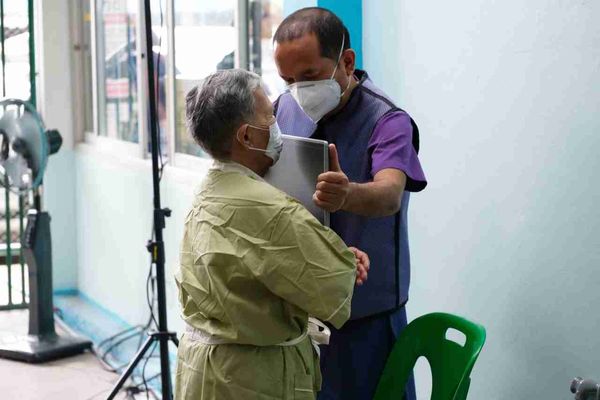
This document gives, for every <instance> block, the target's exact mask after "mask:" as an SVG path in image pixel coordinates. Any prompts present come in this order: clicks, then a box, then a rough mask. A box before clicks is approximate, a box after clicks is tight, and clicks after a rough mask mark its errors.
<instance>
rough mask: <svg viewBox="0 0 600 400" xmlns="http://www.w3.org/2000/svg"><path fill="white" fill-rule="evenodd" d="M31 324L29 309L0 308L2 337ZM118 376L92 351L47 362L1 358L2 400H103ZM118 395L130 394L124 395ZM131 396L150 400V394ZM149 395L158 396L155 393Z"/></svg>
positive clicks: (18, 331) (120, 397)
mask: <svg viewBox="0 0 600 400" xmlns="http://www.w3.org/2000/svg"><path fill="white" fill-rule="evenodd" d="M27 323H28V313H27V311H0V337H1V335H2V333H3V332H4V333H5V334H6V333H7V332H10V333H12V334H15V333H16V334H20V333H26V331H27ZM57 328H58V327H57ZM117 379H118V376H117V375H116V374H114V373H111V372H108V371H106V370H104V369H103V368H102V365H101V364H100V362H99V361H98V360H97V359H96V357H95V356H94V355H93V354H91V353H85V354H81V355H78V356H75V357H71V358H66V359H62V360H58V361H52V362H48V363H44V364H27V363H22V362H16V361H10V360H4V359H0V399H2V400H42V399H43V400H58V399H61V400H100V399H105V398H106V396H107V395H108V394H109V392H110V390H111V388H112V386H113V384H114V383H115V381H116V380H117ZM117 398H118V399H127V398H128V397H127V396H126V395H125V394H122V395H120V396H118V397H117ZM129 398H135V399H146V394H145V393H143V394H138V395H136V396H135V397H129ZM149 398H150V399H154V397H153V395H152V394H150V395H149Z"/></svg>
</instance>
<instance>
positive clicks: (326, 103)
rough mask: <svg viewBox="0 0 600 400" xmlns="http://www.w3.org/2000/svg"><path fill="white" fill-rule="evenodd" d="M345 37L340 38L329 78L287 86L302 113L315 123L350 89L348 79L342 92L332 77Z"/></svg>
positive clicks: (333, 107) (338, 62)
mask: <svg viewBox="0 0 600 400" xmlns="http://www.w3.org/2000/svg"><path fill="white" fill-rule="evenodd" d="M345 39H346V38H345V37H343V38H342V47H341V49H340V55H339V57H338V60H337V64H336V66H335V69H334V70H333V74H331V78H329V79H323V80H320V81H304V82H296V83H293V84H291V85H289V86H288V89H289V91H290V94H291V95H292V97H293V98H294V100H296V103H298V105H299V106H300V108H302V111H304V113H305V114H306V115H308V116H309V117H310V119H312V120H313V122H314V123H317V122H319V121H320V120H321V118H323V117H324V116H325V115H327V113H329V112H331V111H332V110H333V109H335V108H336V107H337V106H338V105H339V104H340V99H341V97H342V96H343V95H344V93H346V90H348V87H350V79H348V86H347V87H346V90H344V91H343V92H342V88H341V87H340V84H339V83H337V81H336V80H335V79H333V77H334V76H335V73H336V71H337V68H338V65H339V64H340V60H341V59H342V53H343V52H344V41H345Z"/></svg>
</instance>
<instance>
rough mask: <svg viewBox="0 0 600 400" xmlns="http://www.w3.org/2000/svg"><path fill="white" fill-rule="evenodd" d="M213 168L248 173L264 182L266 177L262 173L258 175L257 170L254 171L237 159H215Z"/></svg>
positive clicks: (247, 174)
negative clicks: (237, 161) (236, 160)
mask: <svg viewBox="0 0 600 400" xmlns="http://www.w3.org/2000/svg"><path fill="white" fill-rule="evenodd" d="M211 170H216V171H224V172H225V171H226V172H237V173H240V174H242V175H246V176H249V177H251V178H254V179H257V180H259V181H263V182H264V179H263V178H262V177H261V176H260V175H258V174H257V173H256V172H254V171H252V170H251V169H250V168H248V167H246V166H244V165H242V164H239V163H236V162H235V161H219V160H214V163H213V165H212V167H211Z"/></svg>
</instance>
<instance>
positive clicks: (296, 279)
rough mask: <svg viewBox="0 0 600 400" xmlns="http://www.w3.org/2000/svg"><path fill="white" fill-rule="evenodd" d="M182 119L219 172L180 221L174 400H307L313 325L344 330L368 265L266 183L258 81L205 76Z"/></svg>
mask: <svg viewBox="0 0 600 400" xmlns="http://www.w3.org/2000/svg"><path fill="white" fill-rule="evenodd" d="M186 118H187V120H188V128H189V131H190V132H191V134H192V135H193V137H194V139H195V140H196V142H197V143H198V144H199V145H200V146H201V147H202V148H203V149H204V150H205V151H206V152H208V153H209V154H210V155H211V156H212V157H213V158H214V159H215V164H214V167H213V168H212V169H211V170H210V171H209V172H208V175H207V176H206V178H205V180H204V182H203V184H202V185H201V187H200V189H199V191H198V192H197V195H196V198H195V200H194V203H193V206H192V209H191V211H190V212H189V214H188V216H187V219H186V222H185V232H184V237H183V243H182V246H181V266H180V270H179V272H178V274H177V284H178V288H179V300H180V302H181V306H182V314H183V318H184V320H185V322H186V323H187V330H186V332H185V333H184V335H183V338H182V339H181V342H180V344H179V349H178V359H177V375H176V383H175V395H176V398H177V399H190V400H191V399H193V400H228V399H231V400H253V399H256V400H258V399H261V400H267V399H272V400H281V399H290V400H291V399H314V398H315V396H316V392H317V391H318V390H319V389H320V384H321V375H320V370H319V362H318V361H319V360H318V355H317V351H316V349H315V347H313V344H312V343H311V340H310V337H309V336H308V334H307V331H308V319H309V318H308V317H309V315H311V316H314V317H316V318H319V319H321V320H324V321H329V323H331V324H332V325H333V326H335V327H340V326H341V325H343V324H344V322H345V321H346V320H347V319H348V318H349V316H350V302H351V298H352V293H353V288H354V284H355V282H356V283H358V284H360V283H361V282H362V281H363V280H364V279H366V270H367V269H368V257H367V256H366V255H365V254H364V253H362V252H361V251H359V250H357V249H353V248H348V247H347V246H346V245H345V244H344V243H343V242H342V240H341V239H340V238H339V237H338V236H337V235H336V234H335V233H334V232H333V231H332V230H330V229H329V228H326V227H324V226H323V225H321V224H320V223H319V222H318V221H317V219H316V218H314V217H313V216H312V215H311V214H310V213H309V212H308V211H307V210H306V209H305V208H304V207H303V206H302V205H301V204H299V203H298V202H297V201H295V200H294V199H292V198H290V197H288V196H286V194H284V193H283V192H281V191H279V190H277V189H276V188H274V187H272V186H270V185H269V184H268V183H266V182H265V181H264V180H263V179H262V178H261V176H264V174H265V173H266V171H267V170H268V169H269V167H270V166H272V165H273V163H274V162H276V161H277V159H278V158H279V154H280V152H281V150H282V140H281V134H280V132H279V128H278V126H277V122H276V121H275V119H274V117H273V108H272V105H271V103H270V101H269V99H268V98H267V96H266V94H265V92H264V90H263V89H262V87H261V81H260V78H259V77H258V76H257V75H256V74H254V73H251V72H248V71H244V70H227V71H219V72H217V73H215V74H213V75H211V76H209V77H208V78H207V79H206V80H205V81H204V82H203V84H202V85H200V86H198V87H196V88H194V89H192V90H191V91H190V92H189V94H188V95H187V98H186ZM367 368H368V367H367Z"/></svg>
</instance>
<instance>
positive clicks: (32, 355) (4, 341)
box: [0, 99, 92, 362]
mask: <svg viewBox="0 0 600 400" xmlns="http://www.w3.org/2000/svg"><path fill="white" fill-rule="evenodd" d="M61 145H62V138H61V136H60V133H59V132H58V131H56V130H46V129H45V127H44V123H43V121H42V119H41V118H40V116H39V114H38V113H37V111H36V110H35V109H34V108H33V107H32V106H31V105H30V104H29V103H27V102H25V101H22V100H17V99H4V100H0V172H2V174H0V183H1V184H2V185H3V186H5V187H6V188H7V189H8V190H10V191H12V192H14V193H16V194H19V195H32V196H33V207H32V208H31V209H30V210H29V211H28V213H27V225H26V228H25V232H24V234H23V237H22V238H21V249H22V254H23V256H24V259H25V263H26V264H27V267H28V270H29V334H28V335H8V336H6V335H4V337H2V336H0V357H3V358H10V359H14V360H21V361H27V362H42V361H47V360H52V359H57V358H61V357H66V356H69V355H73V354H76V353H79V352H82V351H83V350H85V349H87V348H90V347H91V345H92V344H91V342H89V341H87V340H82V339H80V338H76V337H70V336H69V337H67V336H60V335H57V334H56V331H55V328H54V307H53V301H52V245H51V238H50V215H49V214H48V213H47V212H45V211H43V210H42V201H41V188H42V182H43V177H44V172H45V170H46V165H47V163H48V157H49V156H50V155H51V154H54V153H56V152H57V151H58V150H59V149H60V146H61ZM7 236H8V240H11V239H10V236H11V235H10V233H9V234H8V235H7ZM9 279H10V277H9Z"/></svg>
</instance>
